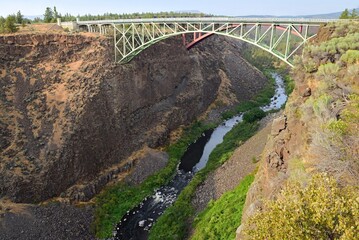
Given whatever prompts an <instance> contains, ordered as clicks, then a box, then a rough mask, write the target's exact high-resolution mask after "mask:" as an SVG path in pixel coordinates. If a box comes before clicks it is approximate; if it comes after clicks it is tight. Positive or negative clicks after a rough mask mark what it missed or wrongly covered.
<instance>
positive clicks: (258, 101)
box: [222, 69, 275, 120]
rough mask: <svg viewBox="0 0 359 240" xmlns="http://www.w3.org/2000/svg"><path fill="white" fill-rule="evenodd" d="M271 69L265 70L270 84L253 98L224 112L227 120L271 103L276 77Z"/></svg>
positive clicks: (224, 117) (223, 116) (223, 115)
mask: <svg viewBox="0 0 359 240" xmlns="http://www.w3.org/2000/svg"><path fill="white" fill-rule="evenodd" d="M271 71H272V70H268V69H267V70H266V71H264V75H265V76H266V77H267V78H268V79H269V84H267V86H266V87H265V88H264V89H263V90H262V91H260V92H259V93H258V95H257V96H256V97H255V98H254V99H253V100H249V101H245V102H242V103H240V104H239V105H238V106H237V107H236V108H235V109H234V110H229V111H226V112H224V113H223V114H222V118H223V119H225V120H226V119H230V118H232V117H233V116H235V115H237V114H239V113H243V112H246V111H249V110H251V109H253V108H258V107H260V106H264V105H267V104H269V103H270V99H271V97H273V95H274V93H275V79H274V78H273V77H272V75H271Z"/></svg>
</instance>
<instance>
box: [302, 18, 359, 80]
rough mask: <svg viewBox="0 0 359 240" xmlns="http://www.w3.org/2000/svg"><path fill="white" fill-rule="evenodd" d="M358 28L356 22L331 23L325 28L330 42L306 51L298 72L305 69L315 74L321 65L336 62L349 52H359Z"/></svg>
mask: <svg viewBox="0 0 359 240" xmlns="http://www.w3.org/2000/svg"><path fill="white" fill-rule="evenodd" d="M358 28H359V22H356V21H348V22H338V23H331V24H328V25H327V26H326V27H323V31H324V32H325V31H327V32H328V33H329V34H330V36H328V37H327V38H328V40H326V41H323V42H320V44H311V45H308V46H307V47H306V48H305V49H304V52H303V56H302V59H301V60H300V62H301V63H299V64H297V69H298V71H302V68H304V69H306V72H308V73H312V72H315V71H316V70H317V69H318V67H319V65H322V64H325V63H333V62H335V61H336V60H338V59H339V58H340V57H341V55H343V54H344V53H346V52H347V51H348V50H359V32H358ZM333 30H334V31H333ZM301 64H302V66H301Z"/></svg>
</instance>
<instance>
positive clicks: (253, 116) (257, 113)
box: [243, 108, 266, 123]
mask: <svg viewBox="0 0 359 240" xmlns="http://www.w3.org/2000/svg"><path fill="white" fill-rule="evenodd" d="M265 115H266V113H265V112H264V111H263V110H262V109H260V108H253V109H252V110H249V111H248V112H246V113H244V114H243V120H244V121H246V122H249V123H252V122H255V121H257V120H259V119H262V118H263V117H265Z"/></svg>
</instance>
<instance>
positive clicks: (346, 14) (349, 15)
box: [339, 8, 359, 19]
mask: <svg viewBox="0 0 359 240" xmlns="http://www.w3.org/2000/svg"><path fill="white" fill-rule="evenodd" d="M339 18H340V19H357V18H359V15H358V13H357V11H356V9H352V11H351V12H349V10H348V9H347V8H346V9H345V10H344V11H343V12H342V14H341V15H340V17H339Z"/></svg>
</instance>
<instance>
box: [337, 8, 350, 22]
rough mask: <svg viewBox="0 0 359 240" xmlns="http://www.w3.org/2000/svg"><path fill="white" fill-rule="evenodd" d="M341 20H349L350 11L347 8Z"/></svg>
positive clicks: (341, 15)
mask: <svg viewBox="0 0 359 240" xmlns="http://www.w3.org/2000/svg"><path fill="white" fill-rule="evenodd" d="M339 19H349V10H348V9H347V8H346V9H345V10H344V11H343V12H342V14H340V17H339Z"/></svg>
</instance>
